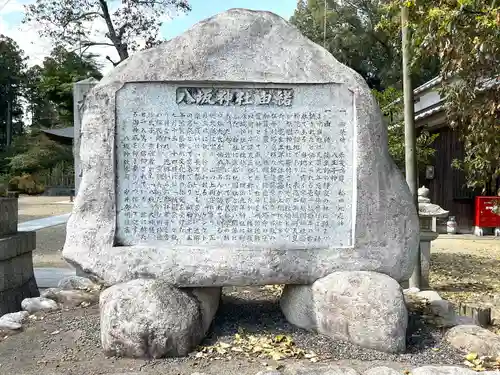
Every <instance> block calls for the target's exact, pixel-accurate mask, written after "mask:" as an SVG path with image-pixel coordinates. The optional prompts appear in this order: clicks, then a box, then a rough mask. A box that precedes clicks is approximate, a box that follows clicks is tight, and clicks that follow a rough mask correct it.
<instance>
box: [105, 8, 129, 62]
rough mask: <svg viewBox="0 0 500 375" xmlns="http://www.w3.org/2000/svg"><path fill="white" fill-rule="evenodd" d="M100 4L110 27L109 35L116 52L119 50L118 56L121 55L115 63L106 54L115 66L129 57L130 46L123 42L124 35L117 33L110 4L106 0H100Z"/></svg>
mask: <svg viewBox="0 0 500 375" xmlns="http://www.w3.org/2000/svg"><path fill="white" fill-rule="evenodd" d="M99 4H100V5H101V9H102V13H103V16H104V20H105V21H106V26H107V27H108V37H109V39H110V40H111V42H112V43H113V45H114V46H115V49H116V52H118V56H119V57H120V61H119V62H117V63H115V62H113V61H112V60H111V58H109V56H106V57H107V59H108V60H109V61H111V62H112V63H113V65H114V66H116V65H118V64H119V63H121V62H122V61H123V60H125V59H126V58H128V47H127V44H126V43H123V42H122V37H121V36H118V34H117V33H116V30H115V27H114V26H113V21H112V20H111V15H110V14H109V9H108V4H107V3H106V0H99Z"/></svg>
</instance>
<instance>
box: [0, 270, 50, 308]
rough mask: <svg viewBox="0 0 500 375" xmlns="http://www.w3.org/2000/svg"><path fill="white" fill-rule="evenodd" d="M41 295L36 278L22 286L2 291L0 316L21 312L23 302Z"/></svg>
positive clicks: (0, 294) (0, 293) (0, 295)
mask: <svg viewBox="0 0 500 375" xmlns="http://www.w3.org/2000/svg"><path fill="white" fill-rule="evenodd" d="M39 295H40V293H39V291H38V286H37V284H36V280H35V277H34V276H33V277H31V278H30V279H29V280H28V281H27V282H25V283H24V284H22V285H19V286H17V287H15V288H11V289H6V290H2V291H0V315H3V314H7V313H11V312H16V311H19V310H21V302H22V301H23V300H24V299H25V298H30V297H36V296H39Z"/></svg>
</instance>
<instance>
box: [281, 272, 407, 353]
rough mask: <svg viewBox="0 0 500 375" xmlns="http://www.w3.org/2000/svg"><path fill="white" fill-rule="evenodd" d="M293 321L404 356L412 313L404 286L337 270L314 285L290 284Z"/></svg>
mask: <svg viewBox="0 0 500 375" xmlns="http://www.w3.org/2000/svg"><path fill="white" fill-rule="evenodd" d="M281 308H282V310H283V313H284V314H285V317H286V318H287V320H288V321H289V322H290V323H292V324H294V325H296V326H298V327H301V328H304V329H307V330H312V331H317V332H318V333H321V334H324V335H326V336H329V337H331V338H333V339H340V340H344V341H350V342H352V343H354V344H357V345H359V346H362V347H365V348H371V349H376V350H380V351H384V352H389V353H401V352H404V351H405V347H406V328H407V325H408V312H407V310H406V306H405V302H404V298H403V292H402V289H401V287H400V286H399V284H398V282H397V281H396V280H394V279H392V278H390V277H389V276H387V275H383V274H379V273H375V272H363V271H358V272H349V271H345V272H334V273H332V274H330V275H328V276H327V277H324V278H322V279H319V280H317V281H316V282H314V283H313V284H312V285H287V286H286V287H285V289H284V291H283V295H282V297H281Z"/></svg>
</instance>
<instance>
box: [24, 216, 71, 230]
mask: <svg viewBox="0 0 500 375" xmlns="http://www.w3.org/2000/svg"><path fill="white" fill-rule="evenodd" d="M70 215H71V214H64V215H57V216H49V217H44V218H42V219H36V220H30V221H25V222H23V223H19V224H18V225H17V230H18V231H19V232H25V231H37V230H40V229H45V228H50V227H55V226H56V225H61V224H66V223H67V222H68V219H69V216H70Z"/></svg>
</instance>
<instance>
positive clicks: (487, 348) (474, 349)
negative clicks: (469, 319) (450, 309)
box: [445, 325, 500, 358]
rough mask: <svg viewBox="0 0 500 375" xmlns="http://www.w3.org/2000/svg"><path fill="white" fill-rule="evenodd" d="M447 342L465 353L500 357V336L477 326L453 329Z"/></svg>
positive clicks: (446, 337)
mask: <svg viewBox="0 0 500 375" xmlns="http://www.w3.org/2000/svg"><path fill="white" fill-rule="evenodd" d="M445 339H446V341H448V342H449V343H450V345H451V346H453V347H454V348H456V349H458V350H461V351H462V352H464V353H477V354H479V355H480V356H490V357H493V358H497V357H498V356H499V355H500V336H499V335H496V334H495V333H493V332H491V331H489V330H487V329H486V328H482V327H478V326H475V325H459V326H456V327H453V328H452V329H450V330H449V331H448V332H446V336H445Z"/></svg>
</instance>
